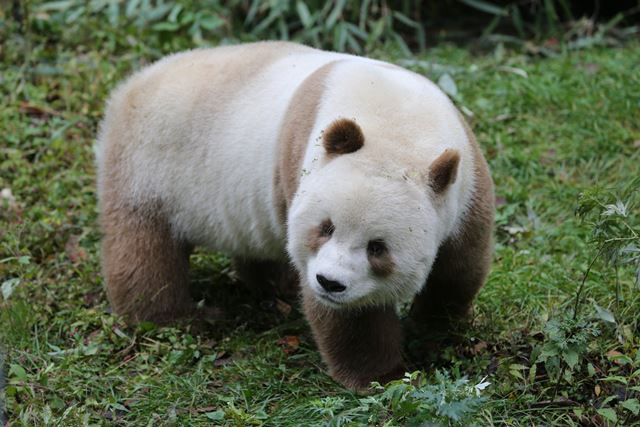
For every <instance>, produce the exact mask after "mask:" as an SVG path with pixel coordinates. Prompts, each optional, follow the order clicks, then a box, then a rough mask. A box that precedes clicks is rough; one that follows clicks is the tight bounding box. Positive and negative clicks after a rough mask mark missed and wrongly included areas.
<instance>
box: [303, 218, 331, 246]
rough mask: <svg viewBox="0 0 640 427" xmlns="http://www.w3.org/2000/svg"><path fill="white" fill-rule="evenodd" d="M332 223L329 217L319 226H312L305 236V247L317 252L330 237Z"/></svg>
mask: <svg viewBox="0 0 640 427" xmlns="http://www.w3.org/2000/svg"><path fill="white" fill-rule="evenodd" d="M333 228H334V226H333V223H332V222H331V220H330V219H325V220H324V221H322V223H320V225H319V226H317V227H315V228H313V229H312V230H311V231H310V232H309V236H308V237H307V247H308V248H309V249H310V250H312V251H313V252H317V251H318V250H319V249H320V247H321V246H322V245H324V244H325V243H327V242H328V241H329V239H331V235H332V234H333Z"/></svg>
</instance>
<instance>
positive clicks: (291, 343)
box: [277, 335, 300, 354]
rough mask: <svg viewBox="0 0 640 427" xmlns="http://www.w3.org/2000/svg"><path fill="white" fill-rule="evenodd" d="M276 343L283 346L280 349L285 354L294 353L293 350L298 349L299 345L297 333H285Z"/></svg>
mask: <svg viewBox="0 0 640 427" xmlns="http://www.w3.org/2000/svg"><path fill="white" fill-rule="evenodd" d="M277 343H278V345H280V346H282V347H283V348H282V350H283V351H284V352H285V353H286V354H291V353H295V351H296V350H298V347H300V337H298V336H297V335H286V336H284V337H283V338H280V339H279V340H278V341H277Z"/></svg>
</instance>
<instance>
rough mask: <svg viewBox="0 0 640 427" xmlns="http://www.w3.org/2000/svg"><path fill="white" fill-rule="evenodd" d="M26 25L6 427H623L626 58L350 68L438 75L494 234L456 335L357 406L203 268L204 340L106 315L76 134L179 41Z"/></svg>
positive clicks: (500, 51)
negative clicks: (484, 277) (488, 192)
mask: <svg viewBox="0 0 640 427" xmlns="http://www.w3.org/2000/svg"><path fill="white" fill-rule="evenodd" d="M37 19H40V21H38V22H39V23H37V25H34V28H35V30H33V29H31V30H24V31H22V32H20V31H17V29H16V28H8V27H6V21H5V27H3V30H4V32H3V34H2V35H3V39H4V40H5V41H4V42H3V45H2V47H1V50H0V58H1V60H2V65H1V69H0V70H1V72H2V74H1V76H0V95H1V97H2V100H3V102H2V104H1V105H0V129H2V132H0V141H1V142H2V143H1V145H0V189H1V190H2V193H1V195H0V285H1V290H2V294H1V296H0V343H1V345H2V352H1V353H0V365H2V366H3V368H2V369H3V370H2V372H3V375H0V387H2V386H4V388H3V390H2V392H1V394H0V397H1V399H0V402H3V403H2V404H3V406H4V411H5V416H6V418H7V420H9V422H10V423H11V425H16V426H17V425H65V426H66V425H212V424H213V425H327V424H328V425H411V424H412V423H413V425H418V424H419V423H421V422H430V423H435V424H442V425H468V424H477V425H505V424H506V425H540V424H545V425H546V424H551V425H616V424H617V425H633V424H634V423H640V403H639V399H640V321H639V315H638V312H639V310H640V296H639V295H640V293H639V292H638V290H639V289H640V288H639V287H638V286H639V285H638V273H639V270H638V262H639V259H640V249H638V248H639V247H640V237H639V234H640V230H639V220H638V213H639V212H638V207H639V203H640V200H639V199H640V197H639V195H638V193H639V191H638V190H639V188H640V186H639V184H640V180H639V179H638V176H639V175H640V166H639V165H640V113H639V112H640V101H639V100H640V74H639V73H637V71H634V70H637V67H638V64H640V43H638V42H637V41H630V42H628V43H627V44H625V45H624V46H620V47H616V48H604V47H597V46H596V47H591V48H587V49H580V50H570V49H568V48H565V47H563V46H562V45H560V46H555V47H554V50H553V52H551V53H552V55H549V56H544V57H542V56H536V55H532V54H524V53H522V51H520V50H518V51H511V50H509V49H505V48H504V47H503V46H501V45H498V47H496V49H494V50H492V51H491V52H489V53H485V54H476V55H474V54H471V53H470V52H469V51H468V50H466V49H462V48H458V47H454V46H449V45H443V46H441V47H438V48H434V49H430V50H428V51H427V52H426V53H423V54H420V55H417V56H407V54H406V52H404V50H402V49H397V48H394V47H387V48H384V47H382V48H379V49H378V50H375V51H374V52H373V53H372V54H371V55H372V56H375V57H377V58H381V59H385V60H388V61H391V62H394V63H398V64H400V65H403V66H406V67H408V68H411V69H413V70H415V71H417V72H419V73H422V74H425V75H427V76H428V77H430V78H432V79H433V80H435V81H438V82H439V83H440V84H441V86H442V87H443V88H444V89H445V90H446V91H447V92H448V93H449V94H450V95H451V96H452V97H453V98H454V100H455V101H456V103H457V104H458V105H459V106H460V107H461V108H462V110H463V111H465V112H466V114H468V115H469V116H470V117H471V118H470V121H471V122H472V124H473V127H474V130H475V132H476V134H477V136H478V139H479V141H480V143H481V145H482V147H483V150H484V152H485V153H486V156H487V159H488V161H489V163H490V166H491V169H492V173H493V177H494V179H495V182H496V189H497V203H498V218H497V231H496V255H495V262H494V266H493V271H492V273H491V276H490V278H489V281H488V283H487V284H486V286H485V288H484V289H483V291H482V292H481V294H480V296H479V298H478V300H477V303H476V309H475V315H474V319H473V324H472V325H471V327H470V328H469V329H468V330H467V331H466V332H465V336H464V338H463V339H461V340H458V341H455V342H450V343H439V344H436V343H432V342H425V340H421V339H419V338H414V337H412V338H411V339H410V341H409V342H408V344H407V355H408V357H409V358H410V359H411V361H412V367H414V368H416V369H418V368H419V369H421V370H417V371H416V372H414V373H413V374H410V376H409V377H408V378H407V379H406V380H404V381H397V382H394V383H391V384H389V385H387V386H386V387H382V386H378V387H376V388H374V392H373V393H372V394H371V395H370V396H356V395H354V394H352V393H350V392H348V391H345V390H344V389H343V388H341V387H340V386H339V385H337V384H336V383H334V382H333V381H332V380H331V379H330V378H329V377H328V376H326V375H325V374H324V373H323V366H322V363H321V361H320V359H319V356H318V354H317V352H316V350H315V348H314V344H313V341H312V339H311V336H310V333H309V330H308V328H307V326H306V325H305V322H304V320H303V318H302V317H301V316H300V314H299V313H298V312H297V310H296V307H295V306H293V307H292V306H289V305H287V304H284V303H282V302H278V301H263V300H261V299H260V298H256V297H252V296H246V295H245V294H246V292H245V291H244V290H243V289H242V287H241V285H240V284H239V283H238V281H237V279H236V277H235V276H234V274H233V271H232V269H231V268H230V266H229V262H228V260H227V259H226V258H225V257H224V256H221V255H219V254H210V253H205V252H198V253H197V254H195V255H194V256H193V257H192V265H193V268H194V274H193V278H192V282H193V284H194V288H195V292H196V293H198V294H199V298H203V299H204V300H205V302H207V303H209V302H212V301H213V302H215V303H216V305H220V306H224V307H225V309H226V310H225V313H226V314H225V317H224V320H222V321H219V322H216V323H215V324H214V325H212V326H211V327H210V328H205V329H196V328H195V327H194V326H192V325H182V326H179V327H174V328H158V327H155V326H154V325H151V324H143V325H140V326H138V327H136V328H130V327H127V326H126V325H125V324H124V323H123V322H122V321H121V320H120V319H119V318H118V317H116V316H114V315H112V314H111V313H110V312H109V308H108V305H107V302H106V297H105V293H104V290H103V285H102V278H101V276H100V270H99V250H98V244H99V238H100V235H99V232H98V229H97V227H96V217H97V212H96V207H95V184H94V177H95V171H94V166H93V149H92V145H93V139H94V137H95V132H96V127H97V123H98V121H99V119H100V117H101V114H102V111H103V107H104V101H105V99H106V96H107V94H108V92H109V90H110V89H112V88H113V87H114V86H115V85H116V83H117V82H118V81H119V80H120V79H122V78H123V77H124V76H126V75H127V74H128V73H129V72H130V71H131V70H134V69H137V68H139V67H140V66H142V65H143V64H145V63H147V62H149V61H150V60H153V59H155V58H157V57H158V56H160V55H161V54H162V53H165V51H166V49H172V48H174V47H175V46H183V45H188V44H189V40H190V39H188V38H186V39H180V40H179V41H177V42H175V43H173V44H172V45H170V46H169V47H168V48H167V47H166V46H165V45H162V44H161V41H162V40H160V39H158V40H156V39H154V40H153V43H156V44H152V45H148V44H145V42H144V40H143V39H140V38H136V35H135V34H129V35H126V36H125V35H122V34H116V35H114V34H112V33H110V32H109V30H108V28H109V27H108V26H106V25H102V26H101V24H100V23H99V22H98V21H95V22H91V23H90V24H91V25H94V33H92V34H93V36H92V38H91V39H90V40H89V41H88V42H85V43H83V44H79V43H76V41H75V40H74V37H73V30H74V28H75V27H73V26H72V27H70V28H69V29H68V31H70V33H69V32H65V33H64V34H62V33H60V32H55V31H53V32H52V31H50V30H51V28H49V27H47V25H52V24H50V23H48V21H47V20H46V17H42V16H41V17H40V18H37ZM85 25H86V24H85ZM38 26H39V27H38ZM13 30H16V31H13ZM43 34H49V35H48V36H44V35H43ZM51 34H54V36H51ZM70 34H71V35H70ZM5 36H6V37H5ZM163 46H164V47H163ZM163 49H164V50H163ZM587 273H588V274H587ZM3 377H4V378H3ZM1 419H2V415H0V420H1Z"/></svg>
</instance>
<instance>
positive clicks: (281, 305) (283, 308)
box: [276, 298, 291, 317]
mask: <svg viewBox="0 0 640 427" xmlns="http://www.w3.org/2000/svg"><path fill="white" fill-rule="evenodd" d="M276 308H277V309H278V311H279V312H280V314H282V315H283V316H284V317H287V316H288V315H289V314H291V305H289V304H287V303H286V302H284V301H282V300H281V299H280V298H276Z"/></svg>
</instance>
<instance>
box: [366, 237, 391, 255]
mask: <svg viewBox="0 0 640 427" xmlns="http://www.w3.org/2000/svg"><path fill="white" fill-rule="evenodd" d="M387 251H388V249H387V245H386V244H385V243H384V241H383V240H382V239H376V240H369V243H367V255H368V256H370V257H381V256H382V255H384V254H385V253H386V252H387Z"/></svg>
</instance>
